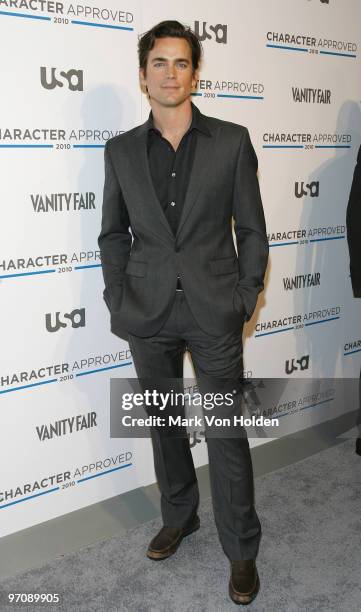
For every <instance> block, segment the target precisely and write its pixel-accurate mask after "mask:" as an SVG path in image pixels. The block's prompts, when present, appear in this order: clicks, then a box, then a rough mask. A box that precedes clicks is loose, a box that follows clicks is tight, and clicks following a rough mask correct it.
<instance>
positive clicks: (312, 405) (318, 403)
mask: <svg viewBox="0 0 361 612" xmlns="http://www.w3.org/2000/svg"><path fill="white" fill-rule="evenodd" d="M334 399H335V398H334V397H330V398H329V399H326V400H322V401H321V402H316V403H315V404H310V406H302V408H300V410H306V409H307V408H314V407H315V406H319V405H320V404H327V402H333V400H334Z"/></svg>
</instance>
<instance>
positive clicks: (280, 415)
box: [277, 397, 334, 419]
mask: <svg viewBox="0 0 361 612" xmlns="http://www.w3.org/2000/svg"><path fill="white" fill-rule="evenodd" d="M333 399H334V398H333V397H331V398H330V399H327V400H322V401H321V402H316V404H311V405H310V406H303V408H300V410H305V408H313V407H314V406H318V405H319V404H325V403H326V402H331V401H332V400H333ZM284 416H292V415H290V413H289V412H283V413H282V414H278V415H277V419H281V418H282V417H284Z"/></svg>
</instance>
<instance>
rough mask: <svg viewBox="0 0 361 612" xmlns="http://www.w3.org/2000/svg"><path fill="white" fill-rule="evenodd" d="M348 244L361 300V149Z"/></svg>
mask: <svg viewBox="0 0 361 612" xmlns="http://www.w3.org/2000/svg"><path fill="white" fill-rule="evenodd" d="M346 225H347V242H348V248H349V253H350V274H351V284H352V291H353V295H354V297H355V298H361V147H360V148H359V151H358V155H357V163H356V167H355V171H354V175H353V181H352V185H351V191H350V197H349V201H348V206H347V214H346ZM357 425H358V429H359V432H360V431H361V372H360V393H359V414H358V419H357ZM356 453H357V454H358V455H361V438H360V437H358V438H356Z"/></svg>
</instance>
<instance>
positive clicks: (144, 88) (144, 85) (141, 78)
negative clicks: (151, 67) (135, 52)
mask: <svg viewBox="0 0 361 612" xmlns="http://www.w3.org/2000/svg"><path fill="white" fill-rule="evenodd" d="M139 83H140V88H141V90H142V92H143V93H147V82H146V78H145V74H144V68H139Z"/></svg>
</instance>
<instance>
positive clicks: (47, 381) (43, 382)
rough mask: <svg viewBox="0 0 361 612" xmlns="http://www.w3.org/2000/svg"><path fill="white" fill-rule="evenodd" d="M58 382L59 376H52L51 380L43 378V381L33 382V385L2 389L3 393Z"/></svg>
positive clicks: (0, 392)
mask: <svg viewBox="0 0 361 612" xmlns="http://www.w3.org/2000/svg"><path fill="white" fill-rule="evenodd" d="M53 382H58V379H57V378H51V379H50V380H42V381H41V382H37V383H32V384H31V385H23V386H22V387H13V388H12V389H4V391H0V395H1V394H2V393H11V391H20V390H21V389H29V387H39V386H40V385H48V384H49V383H53Z"/></svg>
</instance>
